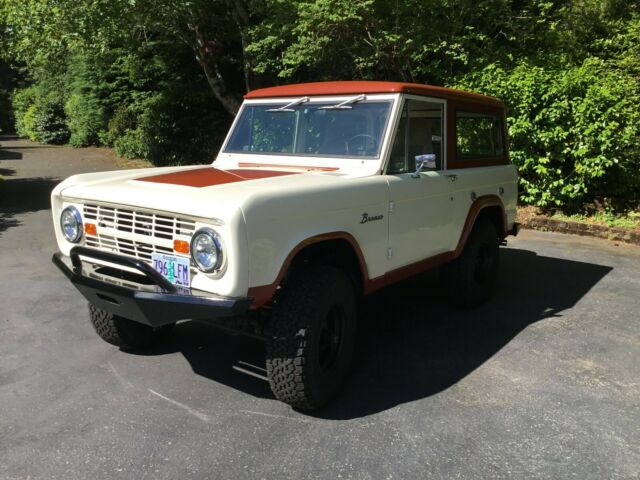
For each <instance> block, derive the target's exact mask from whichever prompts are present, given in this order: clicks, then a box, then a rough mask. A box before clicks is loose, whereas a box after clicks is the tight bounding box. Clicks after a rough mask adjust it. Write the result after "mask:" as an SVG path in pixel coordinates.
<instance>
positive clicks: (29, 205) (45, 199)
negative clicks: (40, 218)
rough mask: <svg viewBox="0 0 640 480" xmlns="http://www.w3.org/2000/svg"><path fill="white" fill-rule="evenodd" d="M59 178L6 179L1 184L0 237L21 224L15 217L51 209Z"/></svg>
mask: <svg viewBox="0 0 640 480" xmlns="http://www.w3.org/2000/svg"><path fill="white" fill-rule="evenodd" d="M59 182H60V180H59V179H57V178H50V177H42V178H6V179H4V180H3V181H2V182H1V183H0V235H1V234H2V232H4V231H5V230H7V229H9V228H11V227H15V226H17V225H19V224H20V222H19V221H18V220H16V219H15V218H14V216H15V215H17V214H20V213H25V212H37V211H39V210H47V209H49V208H50V196H51V190H53V188H54V187H55V186H56V185H57V184H58V183H59Z"/></svg>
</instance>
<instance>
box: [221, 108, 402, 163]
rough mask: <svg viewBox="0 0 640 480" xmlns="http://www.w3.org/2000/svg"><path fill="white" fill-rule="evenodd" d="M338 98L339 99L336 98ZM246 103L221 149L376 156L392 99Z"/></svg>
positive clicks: (257, 152) (293, 153)
mask: <svg viewBox="0 0 640 480" xmlns="http://www.w3.org/2000/svg"><path fill="white" fill-rule="evenodd" d="M338 103H339V102H338ZM335 105H336V102H332V103H313V104H309V103H306V104H300V105H295V106H292V107H290V108H288V109H287V110H280V111H278V110H277V108H279V107H282V105H247V106H245V107H244V108H243V109H242V113H241V114H240V115H241V116H240V118H239V119H238V122H237V123H236V126H235V127H234V130H233V132H232V133H231V137H230V139H229V142H228V143H227V145H226V147H225V150H224V151H225V152H230V153H254V154H280V155H282V154H291V155H301V156H324V157H346V158H351V157H355V158H360V157H370V158H375V157H378V156H379V155H380V147H381V146H382V141H383V139H384V131H385V128H386V125H387V119H388V117H389V110H390V108H391V102H389V101H378V102H359V103H354V104H352V105H349V106H348V107H343V108H337V109H336V108H323V107H334V106H335Z"/></svg>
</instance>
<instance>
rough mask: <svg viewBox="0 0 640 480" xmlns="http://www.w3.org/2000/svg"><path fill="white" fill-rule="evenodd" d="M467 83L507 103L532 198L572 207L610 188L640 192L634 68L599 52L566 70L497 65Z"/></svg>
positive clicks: (638, 89) (638, 87)
mask: <svg viewBox="0 0 640 480" xmlns="http://www.w3.org/2000/svg"><path fill="white" fill-rule="evenodd" d="M459 86H461V87H463V88H467V89H471V90H475V91H481V92H482V93H486V94H489V95H494V96H497V97H499V98H501V99H502V100H503V101H504V102H505V103H506V104H507V107H508V114H507V115H508V124H509V134H510V141H511V159H512V161H513V162H514V163H515V164H516V165H517V166H518V169H519V174H520V184H521V188H522V189H523V194H522V196H521V199H522V200H523V201H524V202H526V203H531V204H534V205H537V206H539V207H543V208H548V207H553V206H559V205H566V206H567V207H568V209H569V210H571V209H572V208H577V207H578V206H580V205H581V204H584V203H586V202H588V201H590V200H592V199H593V198H595V197H598V196H602V195H606V196H627V197H635V198H636V199H637V198H638V197H637V195H638V185H639V184H640V182H639V180H640V173H639V172H640V107H639V105H640V83H639V82H638V81H637V80H636V79H635V78H633V77H632V76H631V75H628V74H626V73H624V72H622V71H620V70H615V69H612V68H610V67H609V66H608V65H607V64H606V63H605V62H603V61H601V60H597V59H589V60H587V61H585V62H584V63H583V64H582V65H580V66H578V67H567V68H564V69H562V70H557V69H551V68H544V67H539V66H532V65H528V64H526V63H523V64H521V65H519V66H517V67H516V68H514V69H513V70H511V71H507V70H505V69H503V68H501V67H500V66H498V65H490V66H488V67H486V68H485V69H483V70H482V71H480V72H479V73H475V74H470V75H468V76H466V77H465V78H464V79H463V81H462V82H460V85H459Z"/></svg>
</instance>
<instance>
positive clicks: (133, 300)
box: [52, 246, 252, 327]
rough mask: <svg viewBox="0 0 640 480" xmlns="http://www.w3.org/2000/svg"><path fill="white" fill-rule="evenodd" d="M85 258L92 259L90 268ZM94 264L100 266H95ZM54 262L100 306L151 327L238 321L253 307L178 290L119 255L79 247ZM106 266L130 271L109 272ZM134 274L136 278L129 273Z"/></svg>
mask: <svg viewBox="0 0 640 480" xmlns="http://www.w3.org/2000/svg"><path fill="white" fill-rule="evenodd" d="M81 256H82V257H83V258H85V259H88V262H87V264H86V265H84V263H83V260H82V259H81V258H80V257H81ZM92 259H94V260H97V261H99V262H101V263H100V264H99V265H98V266H97V267H96V265H94V264H92V263H91V260H92ZM52 261H53V263H54V264H55V265H56V266H57V267H58V268H59V269H60V270H61V271H62V273H64V274H65V276H66V277H67V278H68V279H69V280H70V281H71V283H73V285H74V286H75V287H76V288H77V289H78V290H79V291H80V293H82V295H84V297H85V298H86V299H87V300H89V302H90V303H92V304H93V305H95V306H96V307H98V308H101V309H104V310H107V311H109V312H111V313H113V314H114V315H118V316H121V317H124V318H128V319H130V320H135V321H137V322H140V323H144V324H145V325H149V326H152V327H160V326H162V325H167V324H169V323H174V322H176V321H178V320H185V319H191V320H209V319H214V318H220V317H235V316H239V315H242V314H244V313H245V312H246V311H247V310H248V309H249V306H250V305H251V300H252V299H251V298H249V297H240V298H229V297H221V296H217V295H214V294H211V293H208V292H201V291H198V290H193V289H181V290H178V289H177V288H176V286H175V285H172V284H171V283H169V281H168V280H166V279H165V278H164V277H162V276H161V275H160V274H159V273H158V272H156V271H155V270H154V269H153V268H151V267H150V266H149V265H147V264H146V263H144V262H142V261H140V260H137V259H135V258H129V257H124V256H122V255H118V254H115V253H110V252H103V251H101V250H94V249H90V248H86V247H80V246H76V247H73V248H72V249H71V252H70V256H69V258H66V257H65V256H63V255H62V254H61V253H55V254H54V255H53V258H52ZM105 262H106V263H108V264H111V265H116V266H121V267H125V269H126V270H118V269H115V268H112V267H105V266H104V265H105ZM83 266H84V268H83ZM131 270H133V271H135V272H136V273H135V274H130V273H129V274H127V272H131ZM119 274H122V275H119ZM132 279H134V280H132ZM136 280H137V281H136Z"/></svg>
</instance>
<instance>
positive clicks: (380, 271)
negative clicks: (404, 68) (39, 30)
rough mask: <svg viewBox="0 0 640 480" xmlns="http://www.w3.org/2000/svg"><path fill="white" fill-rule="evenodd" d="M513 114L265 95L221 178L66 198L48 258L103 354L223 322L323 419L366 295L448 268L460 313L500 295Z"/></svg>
mask: <svg viewBox="0 0 640 480" xmlns="http://www.w3.org/2000/svg"><path fill="white" fill-rule="evenodd" d="M504 119H505V107H504V105H503V104H502V103H501V102H500V101H499V100H497V99H495V98H491V97H486V96H483V95H477V94H472V93H467V92H462V91H456V90H450V89H445V88H440V87H434V86H428V85H417V84H406V83H396V82H326V83H325V82H323V83H307V84H298V85H287V86H279V87H272V88H265V89H260V90H254V91H252V92H250V93H249V94H247V95H246V97H245V101H244V103H243V105H242V108H241V109H240V111H239V113H238V115H237V116H236V119H235V121H234V123H233V125H232V127H231V130H230V132H229V134H228V136H227V138H226V140H225V142H224V145H223V147H222V149H221V151H220V153H219V154H218V156H217V158H216V160H215V162H214V163H213V164H212V165H207V166H202V165H200V166H187V167H167V168H155V169H140V170H126V171H114V172H100V173H90V174H83V175H76V176H73V177H71V178H68V179H67V180H65V181H63V182H62V183H61V184H60V185H58V186H57V187H56V188H55V189H54V191H53V193H52V199H51V201H52V206H53V220H54V227H55V233H56V238H57V243H58V247H59V250H60V251H59V252H58V253H56V254H55V255H54V257H53V261H54V263H55V264H56V265H57V266H58V267H59V268H60V270H62V272H63V273H64V274H65V275H66V276H67V277H68V278H69V279H70V281H71V282H72V283H73V284H74V285H75V286H76V287H77V289H78V290H79V291H80V292H81V293H82V294H83V295H84V296H85V297H86V298H87V300H88V301H89V312H90V318H91V322H92V323H93V325H94V327H95V329H96V331H97V333H98V335H99V336H100V337H102V338H103V339H104V340H106V341H107V342H109V343H112V344H114V345H117V346H119V347H121V348H123V349H139V348H145V347H148V346H149V345H151V344H152V343H153V342H154V341H156V340H158V339H159V338H161V337H162V336H163V335H165V334H166V333H167V332H168V331H169V330H170V329H171V327H172V326H173V325H174V324H175V323H176V322H177V321H180V320H187V319H191V320H200V321H207V322H211V323H212V324H214V325H217V326H219V327H222V328H225V329H230V330H232V331H234V332H240V333H245V334H248V335H252V336H255V337H259V338H261V339H264V340H265V341H266V342H267V350H266V351H267V359H266V366H267V374H268V378H269V382H270V385H271V389H272V390H273V393H274V395H275V396H276V398H278V399H279V400H282V401H284V402H287V403H289V404H291V405H293V406H295V407H297V408H303V409H304V408H307V409H313V408H319V407H321V406H323V405H324V404H325V403H326V402H327V401H328V400H330V399H331V398H332V397H333V396H334V395H335V394H336V393H337V392H338V389H339V388H340V386H341V384H342V383H343V381H344V380H345V378H346V376H347V373H348V371H349V367H350V364H351V362H352V356H353V351H354V343H355V335H356V323H357V317H358V302H359V299H360V298H361V297H362V296H363V295H367V294H369V293H371V292H374V291H376V290H378V289H380V288H382V287H384V286H386V285H389V284H391V283H394V282H398V281H400V280H402V279H404V278H407V277H409V276H411V275H414V274H416V273H418V272H422V271H424V270H426V269H429V268H433V267H436V266H441V267H442V275H443V279H444V281H445V282H446V283H445V285H446V286H447V290H449V291H450V292H452V293H453V297H454V299H455V300H456V301H457V302H459V303H461V304H463V305H468V306H473V305H478V304H480V303H482V302H484V301H485V300H487V299H488V297H489V295H490V293H491V290H492V287H493V284H494V280H495V278H496V275H497V268H498V256H499V245H500V244H501V243H504V239H505V237H506V236H507V235H510V234H516V233H517V224H516V223H515V214H516V197H517V176H516V169H515V168H514V166H512V165H511V164H510V162H509V157H508V148H507V147H508V143H507V134H506V128H505V120H504Z"/></svg>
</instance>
